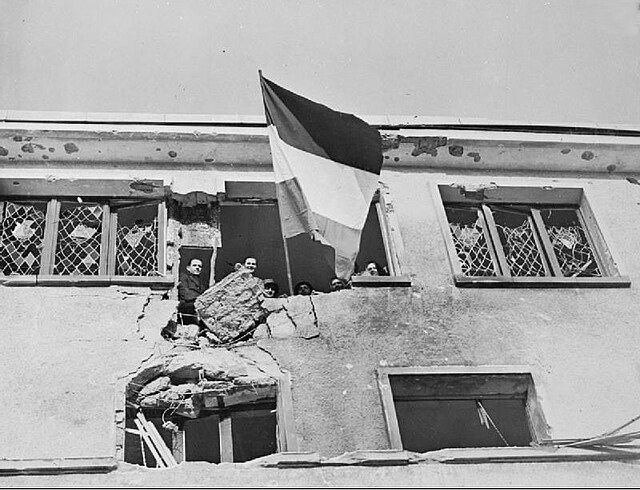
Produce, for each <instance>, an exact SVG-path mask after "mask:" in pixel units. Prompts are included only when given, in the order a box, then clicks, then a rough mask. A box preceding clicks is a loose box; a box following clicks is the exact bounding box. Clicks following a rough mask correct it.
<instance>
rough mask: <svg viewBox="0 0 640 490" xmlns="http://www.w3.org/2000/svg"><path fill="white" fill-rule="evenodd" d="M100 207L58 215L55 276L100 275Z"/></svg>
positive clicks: (88, 207)
mask: <svg viewBox="0 0 640 490" xmlns="http://www.w3.org/2000/svg"><path fill="white" fill-rule="evenodd" d="M101 241H102V207H101V206H100V205H81V206H76V207H73V208H70V209H66V210H65V209H63V210H62V211H60V219H59V222H58V241H57V246H56V254H55V268H54V274H60V275H90V276H95V275H98V274H99V273H100V245H101Z"/></svg>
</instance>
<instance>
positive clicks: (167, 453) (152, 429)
mask: <svg viewBox="0 0 640 490" xmlns="http://www.w3.org/2000/svg"><path fill="white" fill-rule="evenodd" d="M136 417H137V418H138V420H140V422H141V423H142V425H143V426H144V427H145V428H146V430H147V433H148V434H149V437H150V438H151V440H152V441H153V443H154V444H155V446H156V448H157V449H158V452H159V453H160V455H161V456H162V459H163V460H164V462H165V464H166V465H167V466H168V467H170V468H171V467H173V466H177V465H178V463H176V460H175V458H174V457H173V454H171V450H170V449H169V448H168V447H167V445H166V443H165V442H164V439H162V436H161V435H160V433H159V432H158V429H156V426H155V425H153V423H151V422H149V421H148V420H147V418H146V417H145V416H144V414H143V413H142V412H138V413H137V414H136Z"/></svg>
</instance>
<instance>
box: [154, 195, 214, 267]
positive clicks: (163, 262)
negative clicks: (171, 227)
mask: <svg viewBox="0 0 640 490" xmlns="http://www.w3.org/2000/svg"><path fill="white" fill-rule="evenodd" d="M166 234H167V208H166V205H165V203H164V201H161V202H159V203H158V237H157V240H158V273H160V274H166V272H167V239H166ZM214 255H215V253H214V254H212V255H211V258H212V259H213V256H214ZM212 265H213V266H215V264H212ZM211 270H212V271H213V270H214V269H213V268H212V269H211ZM210 275H211V277H213V273H211V274H210Z"/></svg>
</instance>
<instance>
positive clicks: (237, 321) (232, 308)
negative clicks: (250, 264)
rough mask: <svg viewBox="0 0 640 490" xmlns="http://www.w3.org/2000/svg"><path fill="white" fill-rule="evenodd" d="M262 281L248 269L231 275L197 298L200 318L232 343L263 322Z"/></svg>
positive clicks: (210, 328) (225, 340)
mask: <svg viewBox="0 0 640 490" xmlns="http://www.w3.org/2000/svg"><path fill="white" fill-rule="evenodd" d="M263 291H264V289H263V286H262V280H261V279H258V278H256V277H253V275H252V274H251V273H249V272H248V271H247V270H246V269H240V270H238V271H236V272H233V273H231V274H229V275H228V276H227V277H225V278H224V279H223V280H222V281H220V282H219V283H217V284H215V285H213V286H212V287H210V288H209V289H207V290H206V291H205V292H204V293H203V294H202V295H200V297H198V299H196V302H195V307H196V311H197V312H198V314H199V315H200V318H201V319H202V321H203V322H204V324H205V325H206V327H207V329H208V330H210V331H211V332H212V333H213V334H214V335H215V336H216V337H217V338H218V339H220V341H222V342H228V341H230V340H233V339H235V338H236V337H238V336H239V335H240V334H242V333H244V332H246V331H248V330H250V329H252V328H254V327H255V326H256V325H258V324H260V323H262V321H263V320H264V318H265V317H266V314H267V312H266V310H264V309H263V308H262V307H261V305H260V303H261V300H262V292H263Z"/></svg>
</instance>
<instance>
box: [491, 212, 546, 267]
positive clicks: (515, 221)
mask: <svg viewBox="0 0 640 490" xmlns="http://www.w3.org/2000/svg"><path fill="white" fill-rule="evenodd" d="M491 210H492V212H493V219H494V220H495V222H496V228H497V229H498V235H499V237H500V242H501V244H502V248H503V250H504V255H505V257H506V259H507V264H508V266H509V270H510V271H511V275H512V276H516V277H531V276H533V277H535V276H545V275H546V272H545V268H544V262H543V260H544V259H543V257H542V254H541V252H540V249H539V247H538V242H537V237H536V235H535V231H534V228H533V224H532V222H531V218H530V216H529V214H528V213H525V212H523V211H522V210H518V209H516V208H509V207H500V208H495V207H492V208H491Z"/></svg>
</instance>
